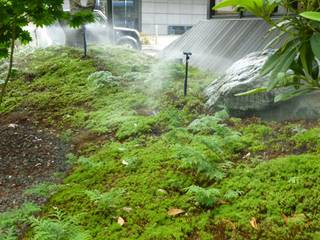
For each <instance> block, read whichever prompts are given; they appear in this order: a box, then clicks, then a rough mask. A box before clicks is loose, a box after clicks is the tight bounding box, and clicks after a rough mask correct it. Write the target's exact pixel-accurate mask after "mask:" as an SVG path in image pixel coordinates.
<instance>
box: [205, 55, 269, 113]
mask: <svg viewBox="0 0 320 240" xmlns="http://www.w3.org/2000/svg"><path fill="white" fill-rule="evenodd" d="M272 52H273V51H270V50H268V51H264V52H254V53H251V54H249V55H247V56H246V57H244V58H242V59H240V60H239V61H237V62H235V63H234V64H233V65H232V66H231V67H230V68H229V69H228V70H227V71H226V73H225V74H224V75H223V76H221V77H220V78H218V79H217V80H215V81H214V82H213V83H212V84H211V85H210V86H209V87H208V88H207V89H206V95H207V96H208V98H209V99H208V101H207V106H208V107H209V108H210V109H211V110H213V111H216V110H217V109H220V108H221V106H224V107H227V109H229V110H235V111H259V110H263V109H264V108H266V107H268V106H269V105H270V104H272V103H273V102H274V101H273V100H274V93H260V94H255V95H250V96H243V97H236V96H235V94H237V93H241V92H246V91H248V90H251V89H254V88H258V87H262V86H263V85H264V83H265V82H267V80H268V79H267V78H266V77H261V76H260V71H261V69H262V66H263V64H264V63H265V61H266V60H267V58H268V57H269V56H270V54H272Z"/></svg>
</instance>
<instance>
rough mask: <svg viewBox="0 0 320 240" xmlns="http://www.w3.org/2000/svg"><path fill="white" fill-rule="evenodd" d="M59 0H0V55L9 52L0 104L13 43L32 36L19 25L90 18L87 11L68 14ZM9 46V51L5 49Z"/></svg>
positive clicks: (76, 23) (78, 22)
mask: <svg viewBox="0 0 320 240" xmlns="http://www.w3.org/2000/svg"><path fill="white" fill-rule="evenodd" d="M62 4H63V0H57V1H53V0H32V1H31V0H2V1H0V15H1V19H0V58H2V57H7V56H8V54H9V52H10V55H9V67H8V72H7V76H6V78H5V79H4V83H3V84H1V85H2V89H1V95H0V104H2V101H3V97H4V95H5V91H6V87H7V84H8V82H9V80H10V77H11V72H12V68H13V54H14V49H15V43H16V41H17V40H19V41H20V42H21V43H22V44H27V43H29V42H30V41H31V40H32V38H31V35H30V33H29V32H28V31H27V30H24V29H23V27H25V26H27V25H28V24H34V25H36V26H37V27H43V26H48V25H50V24H53V23H54V22H55V21H56V20H61V19H65V20H68V21H69V22H70V25H71V26H73V27H78V26H80V25H81V24H83V23H84V22H92V21H93V20H94V18H93V14H92V13H91V12H90V11H83V12H78V13H75V14H72V15H71V14H68V13H66V12H64V11H63V8H62ZM9 50H10V51H9Z"/></svg>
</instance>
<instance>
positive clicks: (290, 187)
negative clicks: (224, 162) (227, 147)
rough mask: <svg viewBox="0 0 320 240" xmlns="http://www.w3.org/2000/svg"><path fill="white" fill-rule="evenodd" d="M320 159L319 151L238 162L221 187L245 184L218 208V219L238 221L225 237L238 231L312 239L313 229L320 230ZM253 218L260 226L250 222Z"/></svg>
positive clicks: (238, 232) (270, 236) (254, 236)
mask: <svg viewBox="0 0 320 240" xmlns="http://www.w3.org/2000/svg"><path fill="white" fill-rule="evenodd" d="M319 163H320V162H319V156H312V155H300V156H288V157H283V158H279V159H274V160H271V161H268V162H263V163H260V164H258V165H257V166H252V167H250V166H245V165H240V166H238V167H237V168H236V169H235V170H234V171H232V174H231V176H230V178H228V179H224V180H223V181H222V183H221V184H220V185H219V187H220V191H221V192H225V191H228V190H229V189H239V191H241V194H240V195H239V196H238V197H237V198H236V199H233V200H231V204H230V203H229V204H224V205H221V206H220V207H218V208H216V209H215V210H214V212H213V213H212V215H214V216H215V217H216V219H217V220H216V222H218V221H219V220H221V219H224V220H225V221H228V222H231V223H233V224H235V223H236V224H235V225H234V227H235V228H234V229H233V230H231V229H227V228H225V229H224V230H223V237H224V238H228V237H230V236H232V231H233V232H234V231H236V235H239V236H245V235H247V234H249V235H250V236H251V238H256V237H258V236H263V238H264V239H312V237H311V236H312V235H313V233H312V232H317V231H319V227H318V225H317V221H318V220H317V219H318V217H319V216H318V212H319V205H318V202H319V198H318V193H319V190H320V189H319V187H318V182H319V178H318V176H317V171H318V169H319ZM311 189H312V190H311ZM253 218H254V219H256V221H255V222H256V224H257V225H256V226H255V224H250V221H251V220H252V219H253ZM311 229H313V230H311ZM240 239H243V238H240Z"/></svg>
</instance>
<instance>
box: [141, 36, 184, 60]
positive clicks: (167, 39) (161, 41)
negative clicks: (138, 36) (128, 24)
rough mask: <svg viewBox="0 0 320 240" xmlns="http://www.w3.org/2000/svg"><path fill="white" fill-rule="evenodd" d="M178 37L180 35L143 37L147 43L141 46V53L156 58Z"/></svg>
mask: <svg viewBox="0 0 320 240" xmlns="http://www.w3.org/2000/svg"><path fill="white" fill-rule="evenodd" d="M179 37H180V35H161V36H145V38H146V42H148V43H147V44H144V45H143V46H142V51H143V52H144V53H146V54H148V55H151V56H156V55H157V54H158V53H159V52H160V51H161V50H163V49H165V48H166V47H167V46H169V45H170V44H171V43H172V42H173V41H175V40H176V39H178V38H179Z"/></svg>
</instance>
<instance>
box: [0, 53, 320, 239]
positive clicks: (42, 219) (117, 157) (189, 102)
mask: <svg viewBox="0 0 320 240" xmlns="http://www.w3.org/2000/svg"><path fill="white" fill-rule="evenodd" d="M26 59H28V60H26ZM0 69H1V68H0ZM183 74H184V68H183V66H182V65H179V64H176V63H174V62H159V60H156V59H153V58H151V57H148V56H144V55H142V54H140V53H138V52H135V51H131V50H125V49H120V48H93V49H92V50H91V51H90V53H89V57H88V58H86V59H83V58H81V52H80V51H79V50H76V49H65V48H50V49H46V50H37V51H35V52H34V53H32V54H30V55H28V54H27V55H26V54H22V53H21V54H20V55H19V56H17V61H16V70H15V75H14V80H13V81H12V82H11V83H10V84H9V88H8V96H7V97H6V99H5V103H4V105H3V106H2V108H1V112H2V113H1V114H2V115H3V116H6V115H10V114H11V112H24V113H25V114H27V115H29V116H30V117H32V119H33V120H35V122H38V123H39V124H44V125H46V126H50V127H53V128H56V129H58V130H59V131H60V133H61V138H62V140H64V141H71V142H72V141H75V139H76V140H77V141H79V134H78V133H79V132H82V131H86V132H88V133H89V135H90V136H91V137H90V138H89V137H87V138H82V139H81V141H83V142H82V144H81V149H78V151H77V152H75V153H70V154H69V155H68V157H67V160H68V161H69V162H70V164H72V166H73V170H72V172H71V173H70V174H69V176H68V177H66V178H65V180H64V182H63V184H61V185H54V186H50V185H46V184H43V185H39V186H38V187H35V188H33V189H31V190H29V191H27V193H29V194H39V195H43V194H47V195H50V196H51V198H50V200H49V202H48V203H47V204H46V205H45V206H42V211H41V214H40V215H38V216H37V217H35V216H31V215H32V213H34V212H38V210H39V209H37V208H34V207H30V206H31V205H27V206H29V208H30V211H29V210H28V209H27V210H28V211H24V210H23V209H25V207H24V208H23V207H22V208H21V209H20V210H13V211H11V212H8V213H4V214H1V215H0V238H1V239H16V236H17V232H16V227H18V228H21V226H22V225H23V226H29V231H28V232H27V233H26V234H25V236H24V238H25V239H43V240H46V239H48V240H51V239H55V240H56V239H58V240H60V239H61V240H62V239H63V240H67V239H70V240H73V239H97V240H99V239H101V240H102V239H103V240H104V239H110V240H119V239H159V240H163V239H204V240H205V239H218V240H219V239H318V238H319V236H320V229H319V218H320V212H319V211H320V209H319V206H320V205H319V201H320V198H319V196H320V195H319V190H320V189H319V184H320V182H319V181H320V180H319V179H320V178H319V177H320V176H319V172H320V156H319V155H318V154H319V149H320V148H319V147H320V142H319V133H320V132H319V129H320V127H319V124H318V123H317V122H315V123H309V124H306V123H304V122H295V123H265V122H262V121H260V120H257V119H250V120H241V119H235V118H230V117H229V116H228V113H227V112H225V111H222V112H218V113H216V114H214V115H208V114H207V113H206V111H205V106H204V102H205V101H204V98H203V96H202V90H203V88H204V87H205V86H206V85H207V84H208V83H209V82H210V81H212V79H213V76H211V75H210V74H207V73H203V72H201V71H199V70H197V69H193V68H192V69H191V73H190V86H189V95H188V97H186V98H185V97H183V92H182V87H183ZM45 186H48V187H47V189H45V188H46V187H45ZM51 190H52V191H51ZM9 220H10V221H9Z"/></svg>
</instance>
